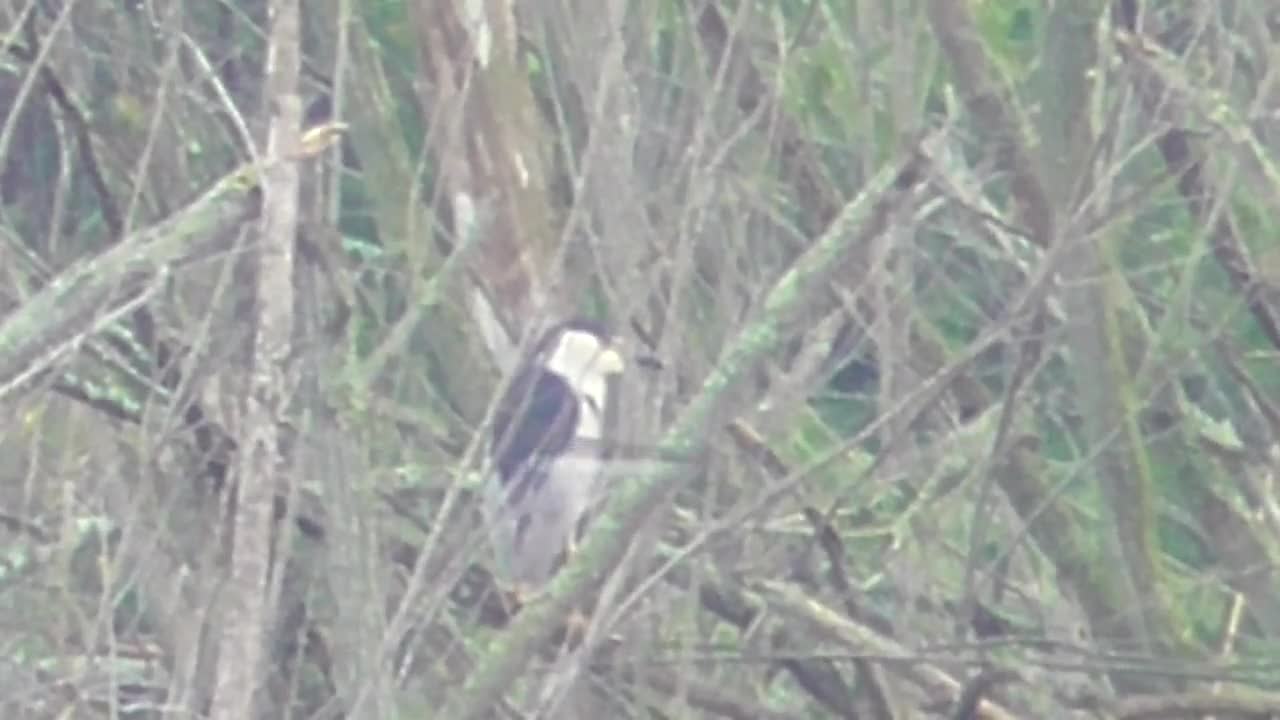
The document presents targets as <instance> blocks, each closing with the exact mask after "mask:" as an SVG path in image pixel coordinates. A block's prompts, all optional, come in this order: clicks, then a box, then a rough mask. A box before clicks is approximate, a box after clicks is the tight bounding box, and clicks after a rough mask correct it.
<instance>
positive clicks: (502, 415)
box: [484, 320, 626, 603]
mask: <svg viewBox="0 0 1280 720" xmlns="http://www.w3.org/2000/svg"><path fill="white" fill-rule="evenodd" d="M625 366H626V363H625V360H624V356H623V354H622V352H621V348H620V347H619V343H618V342H617V341H616V340H615V339H614V338H613V337H612V336H611V335H609V333H608V332H607V331H606V330H605V328H604V326H603V325H601V324H599V323H595V322H592V321H588V320H570V321H566V322H562V323H559V324H557V325H555V326H553V327H551V328H550V329H548V330H547V331H546V332H545V333H543V335H542V337H541V338H540V339H539V340H538V342H537V343H536V344H535V345H534V346H533V348H532V351H531V352H530V354H529V356H528V357H527V358H526V359H525V360H524V362H522V363H521V364H520V365H519V366H517V368H516V371H515V372H516V375H515V377H514V378H513V380H512V382H511V384H510V385H509V387H508V389H507V392H506V393H505V394H504V395H503V397H502V398H501V399H500V401H499V403H498V406H497V409H496V412H495V415H494V421H493V435H492V438H491V444H490V454H491V459H492V464H493V472H492V473H490V477H488V478H487V479H486V481H485V493H484V495H485V499H484V503H485V511H486V515H487V520H488V524H489V532H490V537H491V540H492V542H493V545H494V549H495V554H496V557H497V561H498V562H497V565H498V575H499V578H500V579H502V580H504V581H505V582H506V583H508V584H509V585H511V586H512V588H511V590H512V592H513V593H514V594H515V598H514V599H515V601H516V602H517V603H519V602H522V601H523V600H525V599H527V597H528V596H529V595H530V594H532V593H533V592H536V591H537V590H539V589H541V587H542V586H543V585H545V584H546V582H547V581H548V580H549V579H550V578H551V576H552V575H553V574H554V573H555V571H556V569H557V568H558V567H559V565H560V563H562V562H563V561H564V560H565V559H566V558H567V556H569V555H571V554H572V553H573V551H574V549H575V546H576V542H577V538H578V533H579V532H580V530H581V526H582V524H583V522H584V520H585V518H586V517H587V515H588V513H589V512H590V511H591V510H592V509H593V507H594V506H595V505H596V504H597V502H598V501H599V500H600V499H601V498H602V494H603V491H604V488H603V487H602V479H603V473H604V469H605V462H606V461H605V459H604V456H603V454H602V453H603V443H602V442H601V441H602V437H601V436H602V434H603V429H604V414H605V408H606V407H607V406H606V402H607V399H608V398H607V396H608V388H609V378H610V376H612V375H617V374H619V373H621V372H622V371H623V370H624V368H625Z"/></svg>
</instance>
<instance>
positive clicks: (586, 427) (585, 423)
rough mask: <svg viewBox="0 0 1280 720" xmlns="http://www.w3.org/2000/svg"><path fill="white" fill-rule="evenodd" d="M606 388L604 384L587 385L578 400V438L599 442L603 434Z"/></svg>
mask: <svg viewBox="0 0 1280 720" xmlns="http://www.w3.org/2000/svg"><path fill="white" fill-rule="evenodd" d="M605 397H606V388H605V384H604V383H588V384H587V385H586V386H585V387H583V388H582V395H581V396H580V397H579V398H578V432H577V434H578V437H580V438H584V439H590V440H599V439H600V438H601V437H602V436H603V432H604V408H605V404H604V403H605Z"/></svg>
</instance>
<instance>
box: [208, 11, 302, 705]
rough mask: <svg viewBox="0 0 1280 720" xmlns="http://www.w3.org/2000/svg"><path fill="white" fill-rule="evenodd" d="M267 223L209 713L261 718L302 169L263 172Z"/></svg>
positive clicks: (272, 55) (271, 88)
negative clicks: (258, 701) (258, 706)
mask: <svg viewBox="0 0 1280 720" xmlns="http://www.w3.org/2000/svg"><path fill="white" fill-rule="evenodd" d="M298 15H299V11H298V2H297V0H274V1H273V2H272V4H271V38H270V49H269V51H268V53H269V54H268V59H267V106H268V107H269V108H270V109H271V120H270V131H269V137H268V141H267V156H268V157H270V158H282V157H288V156H290V155H292V154H293V153H294V152H295V151H296V149H297V148H298V132H299V126H300V123H301V117H302V105H301V100H300V98H299V97H298V94H297V85H298V68H299V47H298V46H299V41H298V36H299V18H298ZM262 181H263V221H262V227H261V236H260V237H259V242H258V274H257V281H258V287H257V295H258V303H257V309H258V316H257V318H256V322H257V327H256V333H255V337H254V354H253V365H252V369H251V374H250V376H249V382H248V393H247V394H246V396H245V398H244V403H243V405H242V406H241V407H242V415H241V427H240V437H241V442H240V448H241V453H240V456H239V459H240V463H239V470H240V472H239V474H238V475H239V486H238V493H239V497H238V502H237V504H236V512H235V517H234V518H233V528H234V529H233V532H234V537H233V544H232V556H231V572H230V578H229V581H228V583H227V592H228V595H227V598H226V603H227V611H228V612H227V613H226V615H225V617H226V625H225V626H224V628H223V634H222V638H221V647H220V652H219V660H218V681H217V685H216V688H215V691H214V699H213V708H212V712H211V717H213V718H214V719H215V720H244V719H245V718H251V717H253V716H254V696H255V693H256V691H257V689H258V687H259V685H260V682H259V680H260V678H261V677H262V673H261V666H262V656H263V643H264V639H265V637H266V627H267V622H268V618H269V617H270V615H271V607H270V602H269V594H268V592H267V589H268V587H269V583H268V577H269V572H270V558H271V520H272V500H273V497H274V495H275V491H276V487H277V482H278V481H279V479H280V478H283V477H286V476H287V467H286V462H285V460H284V458H283V457H281V455H280V450H279V448H280V444H279V442H278V438H277V434H278V431H277V427H278V422H279V421H280V419H281V418H282V417H283V415H284V412H285V409H286V406H287V404H288V395H289V392H290V391H289V388H290V387H291V385H292V382H291V380H290V376H291V369H290V360H289V358H290V354H291V353H290V345H291V343H290V338H291V337H292V333H293V284H292V283H293V246H294V237H295V236H296V232H297V221H298V166H297V164H296V163H293V162H281V163H273V164H271V165H270V166H269V167H268V168H267V170H266V171H265V172H264V173H263V177H262Z"/></svg>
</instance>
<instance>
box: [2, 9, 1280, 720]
mask: <svg viewBox="0 0 1280 720" xmlns="http://www.w3.org/2000/svg"><path fill="white" fill-rule="evenodd" d="M270 17H271V13H270V12H269V7H268V2H267V0H209V1H207V2H200V3H180V2H178V3H175V2H161V1H153V0H133V1H129V0H79V1H78V2H76V1H74V0H61V1H53V2H50V1H45V0H3V2H0V41H2V42H3V44H4V47H3V53H2V55H0V278H2V279H3V282H0V316H7V317H4V318H3V319H0V403H2V404H3V405H2V406H3V407H4V409H5V412H4V414H3V415H0V418H3V420H0V448H3V453H4V462H3V463H2V464H0V551H2V552H0V716H3V717H15V718H17V717H23V718H26V717H31V718H39V717H50V718H53V717H60V718H62V717H77V718H79V717H84V718H97V717H112V718H115V717H129V718H150V717H169V716H174V717H179V716H180V717H192V716H202V715H203V714H204V713H205V712H206V711H207V710H208V704H209V699H210V697H211V695H212V693H213V689H214V685H215V683H216V678H215V677H214V674H215V673H214V668H215V665H216V657H217V654H218V652H219V648H220V645H221V638H222V637H224V635H225V630H226V628H227V627H228V626H229V625H230V624H233V623H235V622H236V618H234V617H230V616H228V615H227V613H226V608H225V607H224V602H223V598H222V596H221V595H220V589H223V588H224V582H225V577H226V562H227V559H226V551H227V547H228V542H229V541H228V540H227V539H226V532H227V529H228V527H229V525H228V520H227V518H228V514H229V513H230V512H233V511H234V507H229V506H228V504H227V503H226V502H225V501H226V499H227V498H228V494H229V489H230V488H234V487H235V484H236V480H237V478H236V477H235V472H234V468H235V467H236V459H235V458H236V447H237V438H240V437H242V435H241V433H243V432H244V431H245V428H244V427H242V423H241V417H240V416H241V412H242V408H241V407H240V399H239V398H240V394H239V389H240V388H242V387H243V385H242V381H243V380H244V378H245V377H246V374H247V373H248V372H249V369H250V367H251V363H252V358H251V357H250V356H251V352H250V349H251V347H252V345H251V338H252V335H253V333H254V328H255V320H254V318H255V317H256V314H255V313H256V311H257V308H258V306H259V298H257V297H255V287H256V285H255V284H254V282H253V279H254V277H255V272H256V266H255V264H254V262H253V257H254V253H253V252H252V250H253V247H254V235H253V233H252V231H251V227H252V226H254V223H253V222H252V217H251V216H252V214H253V212H254V208H253V207H252V202H248V203H247V204H246V205H244V207H240V206H236V207H238V208H240V209H241V210H243V212H240V213H239V214H233V215H229V216H228V218H229V219H223V220H221V221H218V222H216V223H213V224H212V225H210V226H209V227H207V228H205V229H203V230H201V231H199V232H193V233H192V234H193V236H196V237H197V239H196V240H193V241H192V242H191V247H192V248H199V251H196V250H194V249H193V250H192V251H191V252H185V253H184V252H179V253H178V254H177V255H176V258H177V259H176V260H174V261H173V262H171V263H170V265H171V266H166V267H167V268H168V272H167V274H164V275H163V276H160V279H159V280H156V281H154V284H149V285H147V286H146V289H145V291H143V290H140V289H139V287H141V286H136V285H135V284H131V283H133V282H134V280H135V279H136V277H135V276H132V275H131V276H128V277H127V278H125V279H124V280H121V282H120V285H119V287H113V288H108V289H107V290H103V293H104V294H103V295H102V298H103V299H102V302H101V304H100V305H99V306H98V307H96V308H95V307H93V306H89V307H88V310H85V309H84V308H81V307H79V306H75V307H72V306H71V305H69V304H66V303H61V304H60V303H54V304H53V305H50V306H49V309H48V311H47V312H46V311H45V310H43V309H42V310H41V313H43V315H42V317H41V319H42V320H44V321H46V322H42V323H37V324H32V323H30V322H27V321H25V320H24V319H23V318H24V317H25V316H24V314H23V311H24V309H25V310H26V311H28V314H30V311H32V310H33V308H37V307H39V308H45V305H38V306H37V305H36V304H34V303H36V302H37V301H39V300H40V298H47V297H51V295H50V293H53V292H54V291H58V292H62V291H64V290H68V289H69V290H70V291H75V290H77V288H82V287H84V284H83V283H79V282H78V281H77V282H71V281H69V280H64V281H61V282H62V283H63V284H59V283H60V280H59V278H60V276H61V277H62V278H69V277H72V275H73V274H74V273H75V272H77V271H85V270H86V269H87V270H89V271H101V272H107V271H106V270H105V269H103V268H107V267H108V266H107V265H106V264H105V262H104V258H107V257H109V256H110V253H111V252H112V251H113V249H114V250H117V251H119V250H120V249H121V248H124V249H130V252H133V251H134V250H132V248H135V247H136V248H137V252H140V253H144V254H145V253H146V252H148V250H147V248H148V247H149V246H148V245H146V244H145V243H144V242H143V240H146V238H148V237H150V236H149V235H147V233H149V232H151V231H152V229H153V228H160V229H161V232H162V234H163V233H170V234H173V233H176V232H178V230H176V229H175V226H173V225H172V224H169V225H165V224H163V223H165V221H166V220H167V219H172V218H175V217H187V216H186V215H184V213H187V212H188V211H189V210H190V208H192V207H193V205H192V203H193V201H195V200H196V199H197V198H198V197H200V196H202V195H203V194H204V193H205V192H206V191H209V190H210V188H219V187H230V186H228V185H219V183H220V182H222V181H223V179H224V178H226V177H227V176H228V175H229V174H231V173H233V172H235V171H236V170H237V168H239V167H241V166H242V165H243V163H246V162H249V161H250V160H252V159H254V158H257V157H259V156H260V154H261V153H262V152H263V147H264V140H265V137H266V128H267V123H268V120H269V118H270V114H271V112H272V108H273V103H274V102H275V101H276V99H275V98H272V97H268V95H267V93H266V91H265V89H264V88H265V85H264V77H265V73H266V71H267V66H268V52H267V50H268V35H269V31H270V24H269V18H270ZM302 23H303V24H302V28H301V37H300V40H301V44H302V48H303V61H302V78H301V82H300V85H299V87H298V88H297V94H298V95H299V96H300V98H301V99H302V102H303V106H304V108H305V111H304V116H305V117H304V126H316V125H320V124H323V123H330V122H341V123H344V124H345V126H346V132H345V134H344V136H343V139H342V142H341V143H339V144H338V145H336V146H335V147H333V148H332V150H331V151H328V152H327V153H326V154H324V155H322V156H321V157H318V158H311V159H305V160H301V161H300V164H301V167H302V172H303V175H302V177H303V181H302V190H301V195H300V197H301V207H300V217H299V229H298V233H297V238H296V242H295V249H296V258H297V261H296V268H295V277H294V278H293V281H294V287H295V289H296V291H297V298H296V303H295V315H296V323H295V325H296V327H295V331H294V337H293V338H292V343H293V345H294V347H295V349H296V351H297V355H296V357H295V358H294V361H295V362H296V364H297V368H298V377H297V379H296V387H294V388H292V390H293V392H294V395H293V396H292V397H293V398H294V401H293V406H292V410H291V412H290V414H289V417H287V418H281V419H280V421H281V427H282V428H283V433H284V442H283V443H282V448H281V452H282V453H283V455H284V457H286V458H287V460H288V464H289V467H290V468H291V472H290V476H289V477H288V478H282V479H281V485H280V487H281V497H280V498H279V502H278V503H277V506H276V509H277V511H278V516H279V517H278V518H277V519H278V520H281V522H280V523H278V525H277V527H278V529H280V530H281V531H282V532H281V533H280V537H281V542H280V545H279V547H278V550H279V551H280V553H281V554H280V555H279V557H277V565H278V567H277V570H278V572H277V573H276V574H275V576H274V577H275V578H276V579H277V580H278V582H279V586H278V588H277V589H276V590H275V591H274V592H278V596H275V597H276V598H277V599H276V600H275V601H274V613H273V615H272V616H271V624H270V627H269V628H267V631H268V635H269V637H270V647H269V650H268V653H269V658H270V660H269V662H268V663H267V667H265V668H264V669H263V672H262V685H263V693H262V695H263V698H262V699H261V700H260V703H259V704H260V706H261V708H262V711H261V715H262V717H271V718H284V717H290V718H312V717H317V718H328V717H334V718H336V717H348V718H355V717H375V718H401V717H405V718H407V717H415V718H421V717H449V716H450V715H449V714H448V712H449V711H446V710H445V708H446V707H448V708H454V707H465V708H467V709H468V710H469V711H471V710H474V711H476V712H479V713H481V714H483V715H484V716H490V717H501V718H506V717H512V718H514V717H556V718H558V717H574V718H578V717H581V718H596V717H635V718H642V717H643V718H704V717H706V718H713V717H728V718H828V717H831V718H909V717H951V718H970V717H984V718H1012V717H1025V718H1043V717H1052V718H1069V717H1114V718H1156V717H1217V718H1236V717H1239V718H1243V717H1248V718H1261V717H1276V716H1280V687H1278V686H1280V576H1278V572H1280V570H1278V569H1277V563H1280V491H1278V490H1277V479H1276V473H1277V467H1278V466H1280V465H1278V463H1280V355H1278V352H1277V351H1278V350H1280V235H1277V232H1278V228H1277V227H1276V226H1275V225H1273V223H1272V219H1271V217H1270V216H1271V215H1272V214H1273V211H1269V210H1268V208H1273V209H1274V208H1276V207H1280V150H1278V148H1280V115H1278V113H1280V110H1278V108H1280V82H1278V79H1280V54H1278V52H1277V48H1280V37H1278V36H1280V6H1273V5H1272V4H1271V3H1263V2H1248V1H1245V0H1239V1H1235V2H1230V1H1228V2H1218V3H1197V2H1187V1H1185V0H1165V1H1155V0H1113V1H1112V2H1103V1H1101V0H1078V1H1076V2H1070V3H1039V2H1019V1H1017V0H1010V1H1006V0H970V1H969V2H953V1H948V0H892V1H889V0H650V1H646V2H627V1H626V0H536V1H529V0H474V1H473V0H416V1H409V0H370V1H367V2H360V1H357V0H306V2H304V3H302ZM904 168H905V170H902V169H904ZM900 170H901V173H900V174H898V175H897V182H896V183H895V184H893V186H892V187H889V188H888V189H883V188H878V186H876V185H875V184H874V183H873V182H872V180H873V178H875V177H877V175H878V174H881V173H885V172H889V173H897V172H899V171H900ZM860 208H862V209H866V208H870V209H871V210H870V211H868V212H863V211H861V210H859V209H860ZM855 211H858V212H855ZM850 218H853V219H855V220H856V221H850ZM202 227H204V226H202ZM201 238H203V239H201ZM823 242H829V243H831V244H832V246H838V247H839V248H840V252H839V253H838V254H837V255H836V256H835V257H834V260H835V262H834V264H833V265H831V266H829V267H827V268H826V269H825V271H824V272H822V273H820V274H817V275H814V276H811V277H808V278H807V281H806V282H805V283H803V284H802V285H801V286H799V287H797V288H791V289H790V290H791V295H790V296H789V297H791V300H792V301H793V304H794V309H793V310H792V311H791V312H790V313H789V314H788V315H787V317H786V322H785V323H784V324H783V327H782V331H781V333H780V336H779V337H778V340H779V341H780V343H779V350H778V351H776V352H773V353H771V354H770V357H769V358H768V360H767V361H766V362H761V363H757V364H756V365H755V366H754V367H753V368H752V372H751V373H750V377H749V379H748V381H747V382H737V383H734V384H733V385H732V387H730V388H728V389H726V390H724V392H722V393H721V394H720V395H719V396H718V399H717V408H718V412H717V415H716V418H717V419H716V421H715V422H710V423H708V424H707V426H706V427H704V428H702V433H701V435H700V436H699V437H697V438H694V439H692V441H691V442H692V443H693V444H696V445H699V446H705V447H706V448H707V453H706V458H707V460H706V462H705V463H702V464H700V466H699V468H698V472H696V473H694V474H692V475H691V476H690V477H687V478H684V479H683V480H682V481H681V483H680V484H679V485H678V486H675V487H673V488H672V491H671V492H664V493H662V497H661V501H660V502H659V503H657V504H656V505H655V506H654V507H652V508H650V509H649V512H648V515H647V517H648V520H647V522H646V523H645V525H644V527H643V528H642V529H641V530H639V531H638V532H636V533H635V537H634V538H633V539H632V540H634V541H633V542H631V545H630V547H631V552H630V553H629V555H628V556H627V560H626V562H625V563H623V564H622V565H621V566H619V568H617V572H615V573H614V574H613V575H611V576H610V577H611V580H616V581H617V582H616V583H614V584H608V583H605V585H606V586H607V589H606V591H605V592H604V593H603V594H600V593H598V592H597V591H598V590H599V588H600V586H601V584H600V583H594V584H593V583H587V584H585V585H584V586H583V587H581V588H579V590H580V591H581V592H580V599H586V598H589V599H590V601H591V602H590V603H589V604H590V606H591V607H592V618H593V623H594V624H593V634H592V635H591V636H590V637H589V639H588V642H587V643H586V644H585V645H583V646H579V647H576V648H574V647H562V646H560V644H558V643H556V642H554V641H553V642H552V643H551V644H550V645H548V646H546V647H543V648H539V649H538V651H537V652H532V653H524V654H523V655H520V654H516V655H513V651H512V650H511V648H510V647H507V646H505V645H504V644H503V640H504V633H506V632H508V630H509V628H510V621H511V618H510V617H508V614H507V613H506V612H505V610H504V609H503V608H502V607H501V605H500V603H498V602H497V601H496V596H495V594H494V593H493V592H492V590H493V588H492V582H491V580H490V579H489V576H488V574H487V567H488V563H489V558H488V554H487V548H486V546H485V540H484V535H483V533H482V532H480V531H479V529H478V522H477V515H476V512H475V507H474V502H473V497H472V496H473V490H474V487H475V484H476V479H475V477H476V473H475V470H476V469H477V468H479V457H480V455H481V454H480V453H479V452H478V449H479V448H480V446H481V443H482V442H483V437H484V434H483V430H484V427H485V424H486V420H487V417H488V414H489V412H490V405H491V403H492V400H493V398H494V397H495V392H496V390H497V389H498V388H499V386H500V384H501V382H502V378H503V374H504V371H506V370H509V369H510V358H509V357H506V355H505V351H504V350H502V349H501V348H500V347H497V346H495V345H494V343H493V342H492V341H491V340H490V339H489V338H487V337H486V333H485V328H486V327H490V328H491V327H493V326H496V325H500V326H501V327H503V328H505V329H506V330H507V331H508V332H510V333H512V334H514V335H515V336H519V334H520V333H522V332H524V331H525V330H528V329H530V328H533V327H535V326H536V325H537V324H538V323H539V322H540V321H541V318H544V317H546V316H558V315H563V314H567V313H571V312H572V313H580V314H585V315H589V316H593V317H597V318H600V319H603V320H607V321H609V322H610V323H612V324H613V325H614V327H617V328H619V329H620V330H621V331H623V332H624V333H626V334H627V335H628V336H629V337H631V338H632V339H634V340H637V341H641V342H643V343H645V344H647V345H649V346H650V347H652V348H654V349H655V350H656V351H657V353H658V354H659V355H660V356H661V357H662V358H663V360H664V369H663V370H662V371H661V372H659V373H656V374H653V375H651V376H647V377H645V378H642V379H637V380H629V381H628V384H627V386H626V387H624V388H623V393H622V395H623V403H622V406H621V407H620V408H619V410H618V411H617V412H616V416H617V417H616V418H615V421H616V423H617V430H618V432H620V433H622V435H623V437H624V438H625V439H626V440H627V441H628V442H631V443H634V444H637V445H645V444H651V443H654V442H655V441H656V439H657V438H658V437H660V436H661V435H662V431H663V429H664V428H666V427H668V426H669V425H670V423H671V422H672V421H673V419H674V418H675V417H677V416H679V414H680V412H681V410H682V408H684V407H685V406H686V405H687V404H688V403H689V402H690V400H691V399H692V398H694V397H695V396H697V395H698V394H699V392H700V391H701V390H700V389H701V388H702V387H703V384H704V382H705V381H706V380H707V378H708V377H709V376H711V375H712V373H713V371H714V370H715V369H716V368H717V367H718V366H719V365H720V364H721V363H722V362H723V360H724V353H725V351H726V348H729V347H731V346H732V345H733V343H734V342H735V341H736V340H738V339H740V338H742V337H749V336H750V333H752V332H753V329H754V328H755V327H756V325H755V323H758V322H759V319H760V317H761V315H762V313H764V312H765V311H766V310H767V309H768V308H767V307H766V303H765V302H764V301H765V298H766V296H767V295H768V294H769V293H770V291H771V288H774V286H775V283H778V282H779V281H780V279H785V278H787V277H788V276H787V275H786V273H787V271H788V269H789V268H791V267H792V265H793V263H795V262H796V261H797V259H798V258H801V257H804V256H805V253H806V252H808V251H811V250H813V249H814V248H816V247H819V246H820V245H821V244H822V243H823ZM166 262H169V261H166ZM131 267H132V266H131ZM104 277H106V276H104ZM122 277H124V276H122ZM784 289H786V287H785V286H784ZM42 293H43V295H42ZM115 310H119V312H115ZM98 320H101V322H99V321H98ZM494 321H496V322H494ZM66 328H72V329H69V330H68V329H66ZM53 349H57V350H58V352H57V353H54V350H53ZM495 350H496V351H495ZM286 480H287V481H288V482H286ZM632 530H634V528H631V529H627V530H625V531H624V530H619V529H617V528H615V527H612V526H609V527H603V528H601V529H600V530H599V531H600V532H632ZM596 579H597V580H603V579H602V578H596ZM495 657H504V658H507V659H510V658H512V657H515V659H516V660H518V663H517V664H516V666H518V668H519V670H518V672H513V673H510V677H508V678H507V680H509V683H508V684H507V686H506V689H507V691H506V693H505V696H503V697H488V696H486V697H466V696H465V695H466V693H468V692H470V691H471V690H470V688H473V686H471V685H467V684H466V683H467V680H468V678H471V677H472V676H473V673H475V672H476V671H477V670H476V669H477V668H486V667H493V666H492V665H489V664H490V663H492V662H493V660H494V658H495Z"/></svg>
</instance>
